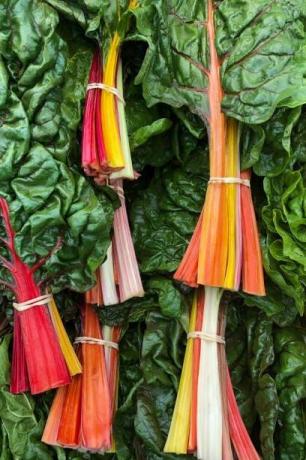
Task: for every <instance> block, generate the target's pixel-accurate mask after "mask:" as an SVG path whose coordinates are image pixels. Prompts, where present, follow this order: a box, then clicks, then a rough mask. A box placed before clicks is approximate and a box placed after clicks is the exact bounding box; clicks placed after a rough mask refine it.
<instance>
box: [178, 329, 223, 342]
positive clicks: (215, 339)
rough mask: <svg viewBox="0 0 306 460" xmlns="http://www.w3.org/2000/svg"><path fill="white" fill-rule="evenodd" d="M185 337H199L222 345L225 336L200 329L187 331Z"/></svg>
mask: <svg viewBox="0 0 306 460" xmlns="http://www.w3.org/2000/svg"><path fill="white" fill-rule="evenodd" d="M187 339H201V340H206V341H207V342H217V343H221V344H222V345H224V344H225V338H224V337H222V336H221V335H214V334H207V333H206V332H201V331H193V332H189V333H188V335H187Z"/></svg>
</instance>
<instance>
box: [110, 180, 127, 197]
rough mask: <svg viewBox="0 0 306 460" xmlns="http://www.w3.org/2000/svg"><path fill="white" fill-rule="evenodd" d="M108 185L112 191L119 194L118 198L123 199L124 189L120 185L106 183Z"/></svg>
mask: <svg viewBox="0 0 306 460" xmlns="http://www.w3.org/2000/svg"><path fill="white" fill-rule="evenodd" d="M107 185H108V187H110V188H111V189H112V190H114V192H116V193H117V195H118V196H119V198H121V199H122V200H125V196H124V190H123V188H122V187H120V186H119V185H112V184H107Z"/></svg>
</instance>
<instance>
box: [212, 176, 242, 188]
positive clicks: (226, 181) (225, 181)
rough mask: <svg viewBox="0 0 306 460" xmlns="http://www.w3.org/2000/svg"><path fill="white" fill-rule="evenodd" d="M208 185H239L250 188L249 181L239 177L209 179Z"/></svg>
mask: <svg viewBox="0 0 306 460" xmlns="http://www.w3.org/2000/svg"><path fill="white" fill-rule="evenodd" d="M208 183H209V184H240V185H245V186H246V187H250V185H251V184H250V180H249V179H241V177H211V178H210V179H209V181H208Z"/></svg>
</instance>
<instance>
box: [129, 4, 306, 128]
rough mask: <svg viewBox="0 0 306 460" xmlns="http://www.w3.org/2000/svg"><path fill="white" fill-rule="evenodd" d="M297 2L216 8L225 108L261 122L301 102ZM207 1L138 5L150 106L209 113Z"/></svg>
mask: <svg viewBox="0 0 306 460" xmlns="http://www.w3.org/2000/svg"><path fill="white" fill-rule="evenodd" d="M302 3H303V2H301V1H300V0H295V1H294V0H281V1H278V2H274V1H272V0H271V1H269V2H268V3H267V2H266V1H264V0H261V1H259V2H256V4H255V5H254V4H253V2H250V1H247V0H244V1H239V2H232V1H230V0H224V1H222V2H220V3H219V5H218V6H217V9H216V17H215V26H216V47H217V51H218V54H219V55H220V56H225V59H224V60H223V64H222V85H223V89H224V99H223V109H224V112H225V113H226V114H227V115H228V116H231V117H234V118H237V119H238V120H240V121H242V122H245V123H249V124H258V123H262V122H264V121H266V120H268V119H269V118H270V117H271V116H272V114H273V112H274V111H275V109H276V107H278V106H288V107H296V106H299V105H302V104H303V103H304V102H305V101H306V91H305V89H306V86H305V81H304V74H305V71H306V59H305V57H306V46H305V45H306V40H305V33H304V27H303V9H304V8H303V5H302ZM207 4H208V1H206V2H204V7H203V2H202V1H193V0H188V1H185V2H180V1H178V0H171V1H170V2H163V1H162V0H158V1H156V2H151V1H150V0H142V1H141V2H140V6H139V8H138V9H136V10H135V16H136V27H137V30H138V37H139V39H141V40H143V41H145V42H146V43H147V45H148V49H147V54H146V57H145V59H144V62H143V65H142V67H141V69H140V72H139V75H138V78H137V81H138V83H142V86H143V93H144V97H145V99H146V101H147V103H148V105H149V106H152V105H154V104H156V103H158V102H164V103H166V104H169V105H171V106H173V107H176V108H179V107H182V106H184V105H187V106H188V107H189V109H190V110H191V111H192V112H193V113H195V114H197V115H199V116H200V117H201V118H202V119H204V118H205V114H208V113H209V107H208V100H207V94H206V88H207V84H208V80H207V70H206V69H208V71H209V63H208V54H209V53H208V41H207V35H206V28H205V20H206V9H207Z"/></svg>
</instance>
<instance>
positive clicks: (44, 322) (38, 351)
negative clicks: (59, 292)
mask: <svg viewBox="0 0 306 460" xmlns="http://www.w3.org/2000/svg"><path fill="white" fill-rule="evenodd" d="M0 209H1V213H2V219H3V222H4V227H5V230H6V235H7V238H6V239H4V238H1V241H2V243H3V244H4V246H5V247H6V249H7V251H8V253H9V255H10V260H8V259H6V258H5V257H4V256H1V257H0V262H1V263H2V265H3V266H4V267H5V268H6V269H7V270H8V271H9V272H10V274H11V277H12V283H8V282H6V281H4V280H1V281H0V283H1V284H3V285H5V286H6V287H8V288H10V289H11V290H12V291H13V293H14V294H15V297H16V301H17V302H18V303H23V302H26V301H29V300H32V299H35V298H38V297H40V296H41V295H42V293H41V290H40V285H39V283H37V282H36V280H35V272H36V271H37V270H38V269H39V268H40V267H41V266H42V265H43V263H44V262H45V260H46V258H44V259H41V260H40V261H39V262H37V263H36V264H35V265H34V266H33V267H29V266H28V265H26V264H25V263H24V262H23V261H22V260H21V259H20V257H19V256H18V254H17V252H16V250H15V245H14V237H15V233H14V230H13V228H12V225H11V222H10V216H9V208H8V204H7V202H6V200H5V199H4V198H0ZM70 381H71V378H70V374H69V371H68V368H67V366H66V362H65V359H64V356H63V354H62V351H61V349H60V345H59V342H58V338H57V335H56V332H55V329H54V326H53V324H52V321H51V318H50V315H49V312H48V309H47V307H46V306H44V304H43V303H42V305H37V306H35V307H31V308H29V309H26V310H25V311H17V310H15V311H14V338H13V360H12V372H11V392H12V393H21V392H24V391H28V390H30V391H31V393H32V394H37V393H42V392H44V391H47V390H49V389H51V388H57V387H59V386H61V385H67V384H68V383H69V382H70Z"/></svg>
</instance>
